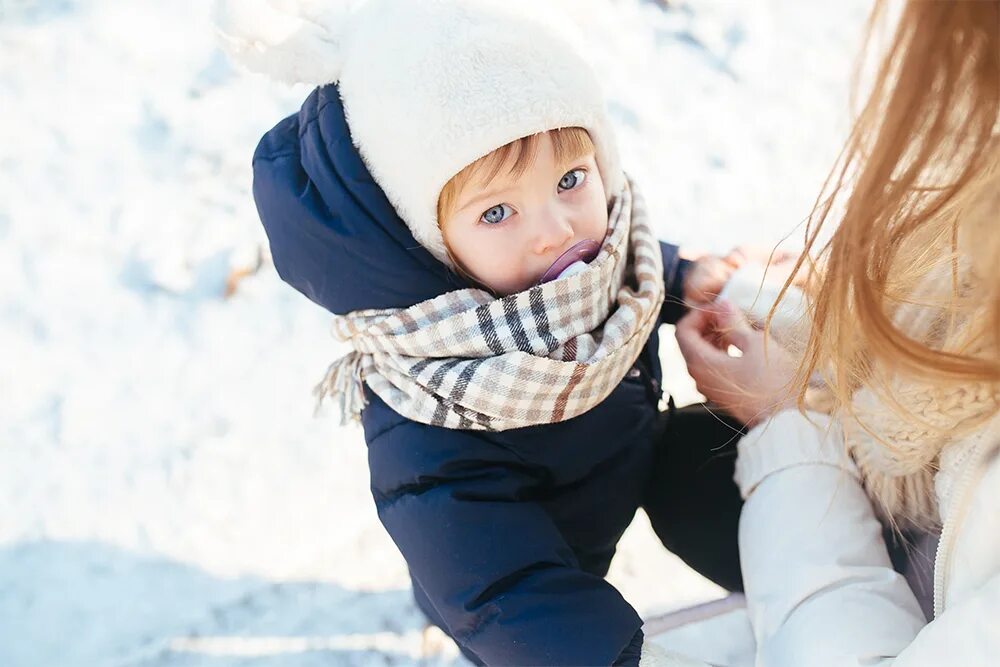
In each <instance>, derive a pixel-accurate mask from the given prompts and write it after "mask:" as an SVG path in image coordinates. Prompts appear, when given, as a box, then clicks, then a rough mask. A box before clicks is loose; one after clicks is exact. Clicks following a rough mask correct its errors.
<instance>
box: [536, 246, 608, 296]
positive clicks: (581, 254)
mask: <svg viewBox="0 0 1000 667" xmlns="http://www.w3.org/2000/svg"><path fill="white" fill-rule="evenodd" d="M600 250H601V244H600V243H598V242H597V241H594V240H593V239H584V240H583V241H580V242H579V243H575V244H573V245H572V246H571V247H570V249H569V250H567V251H566V252H564V253H563V254H561V255H559V257H558V258H557V259H556V261H554V262H552V266H550V267H549V268H548V270H547V271H546V272H545V273H544V274H542V278H541V280H539V281H538V284H539V285H542V284H544V283H547V282H550V281H552V280H555V279H556V278H558V277H560V276H562V275H563V273H564V272H565V273H566V275H567V276H569V275H573V274H574V273H578V272H579V271H582V270H583V269H584V268H585V267H586V265H587V264H588V263H590V262H592V261H594V258H595V257H597V253H598V252H599V251H600ZM570 269H573V270H572V271H571V270H570Z"/></svg>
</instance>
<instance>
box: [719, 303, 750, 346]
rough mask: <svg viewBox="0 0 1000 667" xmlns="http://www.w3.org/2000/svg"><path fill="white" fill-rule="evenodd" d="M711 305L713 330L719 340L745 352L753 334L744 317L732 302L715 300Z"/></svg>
mask: <svg viewBox="0 0 1000 667" xmlns="http://www.w3.org/2000/svg"><path fill="white" fill-rule="evenodd" d="M713 305H714V308H715V312H716V318H715V329H716V333H717V334H718V335H719V338H720V340H721V341H722V342H723V343H725V344H726V345H734V346H736V347H738V348H739V349H740V350H746V348H747V345H748V344H749V342H750V337H751V335H752V334H753V327H752V326H750V322H749V320H747V318H746V315H744V314H743V313H742V311H740V309H739V308H737V307H736V305H735V304H734V303H733V302H731V301H727V300H725V299H716V301H715V303H714V304H713Z"/></svg>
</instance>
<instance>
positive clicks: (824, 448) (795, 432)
mask: <svg viewBox="0 0 1000 667" xmlns="http://www.w3.org/2000/svg"><path fill="white" fill-rule="evenodd" d="M736 449H737V459H736V473H735V474H734V475H733V479H735V480H736V484H737V486H739V487H740V495H742V496H743V499H744V500H745V499H747V498H748V497H749V496H750V494H751V493H753V491H754V489H756V488H757V486H758V485H759V484H760V483H761V482H763V481H764V479H765V478H767V477H768V476H769V475H772V474H774V473H776V472H779V471H781V470H784V469H786V468H793V467H796V466H803V465H826V466H832V467H834V468H839V469H841V470H843V471H844V472H846V473H848V474H850V475H852V476H853V477H855V478H857V477H858V470H857V467H856V466H855V464H854V462H853V461H852V460H851V457H850V455H849V454H848V452H847V446H846V444H845V443H844V437H843V434H842V432H841V430H840V428H839V427H837V426H836V425H835V424H834V422H833V420H832V419H831V418H830V416H829V415H825V414H822V413H818V412H807V413H805V414H803V413H801V412H799V411H798V410H785V411H783V412H779V413H778V414H776V415H774V416H773V417H772V418H771V419H769V420H768V421H766V422H764V423H762V424H759V425H757V426H755V427H754V428H753V429H751V430H750V432H749V433H747V434H746V435H745V436H744V437H743V438H742V439H741V440H740V441H739V444H737V447H736Z"/></svg>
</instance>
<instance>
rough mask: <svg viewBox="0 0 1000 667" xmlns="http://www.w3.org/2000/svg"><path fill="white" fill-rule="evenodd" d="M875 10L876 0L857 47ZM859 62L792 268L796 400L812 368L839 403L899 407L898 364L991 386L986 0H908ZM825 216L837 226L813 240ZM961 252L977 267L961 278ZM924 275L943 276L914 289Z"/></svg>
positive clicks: (996, 326) (922, 375)
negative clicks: (804, 301) (799, 335)
mask: <svg viewBox="0 0 1000 667" xmlns="http://www.w3.org/2000/svg"><path fill="white" fill-rule="evenodd" d="M886 14H887V12H886V2H884V1H883V0H880V1H878V2H876V6H875V9H874V10H873V12H872V16H871V18H870V19H869V26H868V42H867V45H866V53H869V54H870V53H871V50H872V48H873V45H874V43H875V39H874V37H875V36H876V35H877V34H879V31H878V27H879V26H880V25H882V24H883V22H884V20H885V18H886ZM861 62H862V63H863V62H865V61H864V60H862V61H861ZM859 71H860V69H859ZM873 75H874V76H873V84H872V87H871V92H870V95H869V97H868V98H867V102H866V103H865V105H864V106H863V107H862V108H861V110H860V115H859V117H858V118H857V120H856V123H855V125H854V128H853V131H852V133H851V135H850V137H849V139H848V141H847V144H846V146H845V148H844V150H843V152H842V154H841V157H840V159H839V161H838V163H837V165H836V166H835V167H834V169H833V171H832V173H831V175H830V176H829V177H828V179H827V182H826V185H825V187H824V189H823V192H822V193H821V195H820V197H819V199H818V200H817V203H816V206H815V208H814V211H813V213H812V215H811V216H810V219H809V222H808V225H807V230H806V251H807V253H809V254H812V255H813V256H814V257H815V258H816V259H817V260H818V266H819V269H818V270H817V271H812V260H810V259H808V257H807V256H806V255H804V256H803V259H801V260H800V261H799V266H798V267H797V271H798V272H808V273H809V275H810V276H811V279H810V281H809V283H810V289H809V292H810V296H811V298H810V311H811V312H810V315H811V319H812V323H813V325H812V332H811V336H810V339H809V341H808V343H807V344H806V348H805V354H804V358H803V362H802V366H801V368H800V376H799V380H800V383H799V386H800V387H802V390H801V394H800V405H804V404H805V403H806V396H807V393H806V386H807V383H806V379H808V378H810V377H812V376H813V373H814V372H816V371H818V372H819V373H820V374H822V375H823V377H824V379H825V380H826V383H827V386H828V389H829V393H828V396H829V397H832V399H833V405H834V409H840V410H841V411H842V412H845V413H847V414H853V410H852V403H853V402H854V400H855V398H856V395H857V392H858V390H859V389H861V388H864V389H865V391H869V392H875V393H876V394H878V395H879V398H880V399H883V400H884V403H885V404H886V405H889V406H896V407H901V406H900V402H899V401H898V400H897V397H896V396H894V395H893V394H894V393H895V392H894V385H893V380H891V379H890V378H898V377H900V376H905V377H910V378H913V379H914V380H915V381H918V382H924V383H929V385H933V386H943V385H949V384H966V385H977V386H982V385H983V384H984V383H985V384H986V385H989V386H993V387H996V386H1000V356H998V354H997V350H998V342H1000V195H997V194H996V193H997V190H998V189H1000V185H998V184H1000V180H998V179H997V178H996V172H997V158H998V147H997V144H998V141H997V137H996V132H997V124H998V119H1000V1H998V0H982V1H948V2H930V1H921V0H910V1H909V2H907V3H906V5H905V7H904V8H903V10H902V14H901V15H900V17H899V21H898V25H897V28H896V31H895V34H894V36H893V39H892V41H891V43H890V45H889V47H888V50H887V51H885V53H884V56H883V57H882V59H881V61H880V64H879V65H878V68H877V70H875V71H874V72H873ZM984 201H985V202H986V204H985V206H987V208H986V209H983V202H984ZM976 208H978V212H977V213H976V216H975V217H977V219H978V220H979V222H978V223H974V222H973V221H971V220H970V218H969V215H967V214H968V213H969V212H970V211H971V210H973V209H976ZM984 216H985V218H984ZM831 218H838V219H839V225H838V226H837V228H836V230H835V231H834V232H833V234H832V236H831V237H830V239H829V240H828V241H827V242H825V243H821V241H820V231H821V229H822V228H823V226H824V224H825V223H827V222H829V221H830V219H831ZM990 218H992V220H990ZM984 220H985V224H984ZM963 240H964V241H965V242H966V243H963V242H962V241H963ZM960 245H961V246H962V248H963V251H962V252H960V250H959V246H960ZM968 247H972V248H973V249H974V251H973V253H972V254H974V255H976V256H975V257H969V253H968V251H967V250H968ZM969 261H971V262H972V263H973V264H974V265H975V266H978V267H984V266H985V267H988V273H987V274H986V275H980V276H979V277H978V279H976V280H971V281H970V280H969V278H968V272H967V271H966V270H965V264H967V263H969ZM935 276H938V277H940V276H944V277H945V278H947V280H944V281H943V282H944V283H947V288H946V289H944V290H936V291H935V290H930V291H929V292H928V290H927V289H925V288H926V286H927V284H928V282H931V283H934V282H942V281H940V280H939V279H938V278H937V277H935ZM793 279H794V277H793ZM789 284H791V281H789ZM786 288H787V287H786ZM942 292H943V293H942ZM927 294H931V295H932V296H928V297H927V299H925V300H924V301H923V302H921V299H922V295H924V296H926V295H927ZM920 303H922V306H926V307H928V308H933V309H934V312H936V313H937V316H936V317H935V318H934V322H933V323H932V326H930V327H925V328H924V329H923V330H921V331H915V330H914V329H913V328H912V327H909V326H907V325H906V324H905V323H901V322H905V319H904V320H901V318H900V314H901V309H905V308H911V307H913V306H914V305H915V304H920ZM970 327H971V328H970ZM959 331H961V335H960V336H955V335H953V334H955V333H956V332H959ZM902 407H905V406H902ZM876 435H877V434H876ZM890 504H891V503H890Z"/></svg>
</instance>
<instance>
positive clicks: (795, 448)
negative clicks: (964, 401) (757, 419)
mask: <svg viewBox="0 0 1000 667" xmlns="http://www.w3.org/2000/svg"><path fill="white" fill-rule="evenodd" d="M736 481H737V483H738V484H739V485H740V489H741V491H742V493H743V496H744V498H746V505H745V506H744V509H743V514H742V517H741V519H740V534H739V545H740V554H741V560H742V568H743V577H744V584H745V587H746V597H747V609H748V613H749V616H750V622H751V624H752V626H753V631H754V635H755V638H756V642H757V660H756V664H757V665H758V667H785V666H789V667H791V666H795V667H825V666H833V665H838V666H840V665H844V666H847V665H858V666H860V665H865V666H880V667H884V666H888V665H891V666H892V667H910V666H914V665H921V666H923V665H928V666H934V667H944V666H947V667H965V666H968V667H986V666H988V665H1000V420H997V419H994V420H993V421H992V422H990V423H989V424H988V425H987V426H985V427H983V428H981V429H979V430H977V431H976V433H975V434H973V435H970V436H968V437H965V438H963V439H961V440H958V441H955V442H953V443H952V444H950V445H948V446H947V447H946V448H945V450H944V451H943V452H942V453H941V457H940V467H939V471H938V473H937V475H936V477H935V491H936V494H937V497H938V503H939V510H940V515H941V518H942V521H943V527H942V533H941V539H940V543H939V546H938V551H937V555H936V558H935V562H934V575H935V576H934V610H935V613H934V618H933V619H932V620H931V621H930V622H927V621H926V619H925V618H924V615H923V613H922V612H921V611H920V607H919V606H918V604H917V601H916V599H915V597H914V594H913V592H912V591H911V590H910V588H909V587H908V585H907V583H906V581H905V580H904V579H903V577H902V576H901V575H899V574H897V573H896V572H895V571H893V568H892V566H891V564H890V562H889V556H888V553H887V550H886V546H885V543H884V541H883V539H882V526H881V524H880V522H879V521H878V519H877V518H876V516H875V513H874V510H873V507H872V503H871V500H870V499H869V498H868V496H867V495H866V494H865V491H864V489H863V488H862V486H861V484H860V482H859V480H858V472H857V469H856V468H855V465H854V463H853V462H852V461H851V459H850V457H849V456H848V455H847V454H846V448H845V446H844V441H843V435H842V434H841V432H840V430H839V428H838V427H836V426H835V425H833V424H832V423H831V421H830V418H829V417H827V416H825V415H821V414H813V413H810V414H808V415H803V414H801V413H799V412H797V411H786V412H782V413H779V414H778V415H776V416H775V417H774V418H773V419H771V420H770V421H769V422H767V423H766V424H763V425H760V426H758V427H756V428H754V429H753V430H751V431H750V433H749V434H747V436H746V437H744V438H743V440H742V441H741V442H740V444H739V459H738V461H737V469H736Z"/></svg>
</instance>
